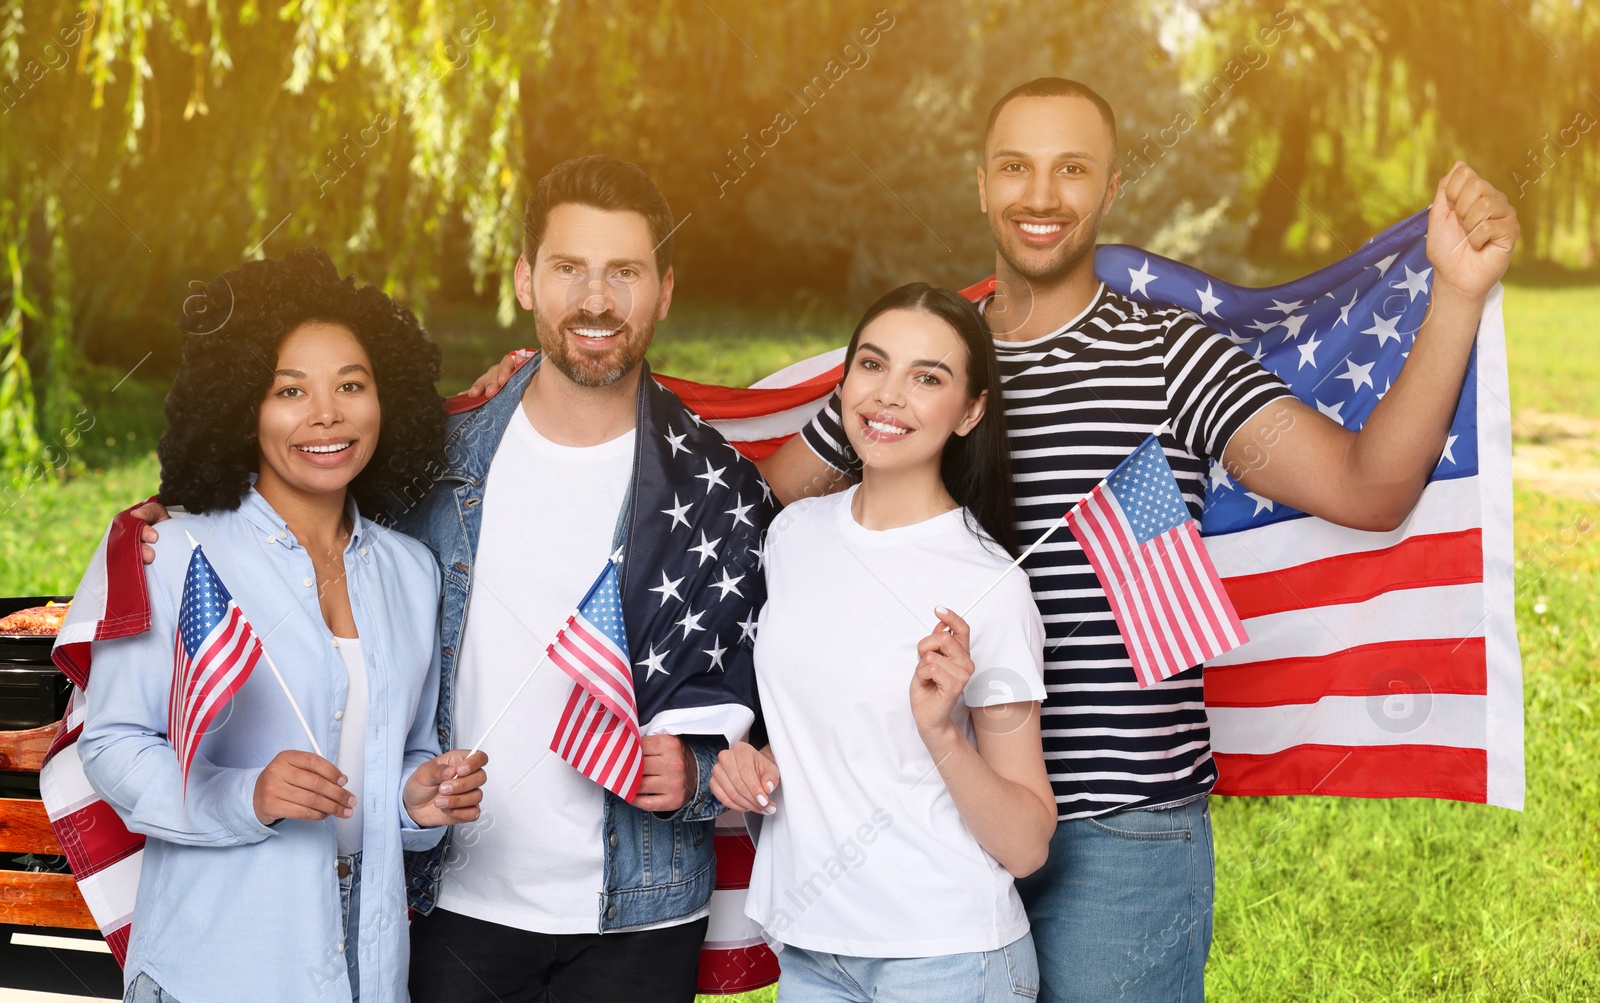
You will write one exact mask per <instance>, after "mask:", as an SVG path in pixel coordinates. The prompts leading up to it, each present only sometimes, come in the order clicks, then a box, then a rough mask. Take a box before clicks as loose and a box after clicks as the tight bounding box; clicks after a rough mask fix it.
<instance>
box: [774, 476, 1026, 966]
mask: <svg viewBox="0 0 1600 1003" xmlns="http://www.w3.org/2000/svg"><path fill="white" fill-rule="evenodd" d="M854 496H855V489H854V488H852V489H850V490H848V491H844V492H841V493H839V494H835V495H829V496H827V497H824V498H811V499H804V500H802V501H798V502H795V503H794V504H792V505H790V506H789V507H788V508H787V509H785V510H784V512H783V514H782V515H781V516H780V517H779V518H778V519H777V521H775V522H774V523H773V525H772V528H771V529H770V530H768V533H767V543H766V569H767V604H766V606H765V607H764V608H763V609H762V611H761V618H760V621H759V626H758V628H757V634H756V647H755V663H756V678H757V682H758V684H759V687H760V693H761V707H762V712H763V714H764V715H765V717H766V724H767V732H768V736H769V737H770V739H771V743H772V752H773V756H774V758H775V759H776V760H777V763H778V769H779V772H780V773H781V774H782V782H781V783H780V784H779V786H778V789H777V791H776V793H775V795H774V802H775V803H776V805H777V809H778V810H777V812H776V813H775V814H773V815H771V816H768V817H766V818H764V819H763V820H762V824H761V836H760V841H759V843H758V845H757V849H756V860H755V866H754V869H753V871H752V873H751V877H750V889H749V892H748V895H747V897H746V899H745V914H746V915H748V916H749V917H750V918H751V919H754V920H755V921H756V922H758V923H760V924H761V925H762V926H763V927H764V928H765V929H766V930H767V932H768V934H769V935H770V936H771V937H773V938H774V939H775V940H777V941H779V942H781V943H784V944H792V945H794V946H796V947H802V948H805V949H807V950H813V951H826V952H829V953H833V954H845V955H851V956H857V957H877V958H911V957H932V956H937V955H946V954H962V953H967V952H972V951H992V950H995V949H996V948H999V947H1003V946H1005V945H1006V944H1009V943H1011V942H1012V941H1014V940H1016V939H1017V938H1018V937H1021V936H1022V935H1023V934H1024V933H1026V932H1027V931H1028V918H1027V916H1026V915H1025V914H1024V913H1023V910H1022V901H1021V900H1020V899H1019V898H1018V897H1017V893H1016V890H1015V888H1014V887H1013V882H1012V877H1011V875H1010V873H1008V872H1007V871H1006V870H1005V869H1004V868H1003V867H1001V866H1000V864H999V863H998V862H997V861H996V860H995V859H994V858H993V857H991V856H990V855H989V854H988V853H986V852H985V851H984V850H983V848H982V847H981V846H979V845H978V841H977V840H976V839H975V838H974V837H973V835H972V833H971V832H970V831H969V830H968V829H967V827H966V825H965V824H964V823H963V822H962V821H961V816H960V814H959V813H958V812H957V810H956V806H955V802H954V800H953V799H952V798H951V796H950V792H949V790H948V788H946V787H945V784H944V780H943V778H942V777H941V776H940V775H939V771H938V768H937V766H936V765H935V763H934V760H933V757H932V756H931V755H930V754H929V752H928V750H927V747H926V746H924V745H923V743H922V739H921V737H920V736H919V735H918V734H917V726H916V722H915V720H914V719H913V717H912V714H911V697H910V689H911V679H912V674H913V672H914V671H915V668H916V663H917V653H916V648H917V642H918V641H920V640H922V639H923V638H924V637H926V636H928V634H930V633H931V632H932V630H933V627H934V625H935V624H936V623H937V620H936V618H935V616H934V612H933V610H934V607H935V606H945V607H947V608H949V609H953V610H957V611H958V612H959V611H960V610H961V609H963V608H965V607H966V605H967V604H968V603H970V602H971V601H972V600H973V599H975V598H976V597H977V596H978V594H979V593H980V592H982V591H983V589H984V588H986V587H987V586H988V585H989V583H991V582H992V581H994V579H995V577H996V576H997V575H999V574H1000V573H1001V572H1002V571H1003V570H1004V569H1005V567H1006V565H1007V564H1008V563H1009V559H1008V558H1007V557H1005V556H1004V554H1003V552H1002V551H1000V549H999V548H998V547H994V546H993V545H992V544H990V545H986V544H984V543H981V542H980V541H979V540H978V538H977V537H976V536H974V535H973V533H972V531H971V530H969V529H968V526H967V523H966V521H965V519H964V518H963V516H964V510H962V509H955V510H952V511H950V512H946V513H945V514H943V515H939V516H935V517H934V518H932V519H928V520H926V521H923V522H919V523H915V524H913V525H910V526H904V527H900V528H897V529H891V530H883V531H873V530H868V529H865V528H863V527H862V526H861V525H859V524H858V523H857V522H856V521H855V518H854V517H853V516H852V515H851V514H850V502H851V499H852V498H853V497H854ZM967 621H968V623H969V625H970V626H971V628H972V658H973V662H974V664H975V666H976V669H975V671H974V673H973V677H972V679H971V681H969V682H968V684H967V687H966V690H965V693H964V694H963V696H964V699H963V701H962V702H960V703H958V704H957V705H956V712H955V713H956V719H957V721H958V723H960V724H962V725H964V726H965V727H966V729H967V732H968V734H969V736H970V735H971V733H972V731H971V721H970V716H969V711H968V710H967V708H968V707H976V706H989V705H993V704H1003V703H1014V702H1021V701H1031V700H1043V699H1044V695H1045V691H1044V682H1043V672H1044V670H1043V646H1044V627H1043V624H1042V623H1041V622H1040V619H1039V611H1038V609H1037V607H1035V606H1034V602H1033V592H1032V590H1031V588H1030V587H1029V584H1028V577H1027V575H1026V574H1025V573H1024V572H1022V571H1020V570H1015V569H1014V570H1012V571H1011V572H1010V573H1009V574H1008V575H1007V576H1006V578H1005V580H1004V581H1003V582H1001V584H1000V586H999V587H998V588H996V589H995V590H994V591H993V592H992V593H990V594H989V595H988V597H987V598H985V599H984V600H983V601H982V602H981V603H980V604H979V605H978V606H977V608H976V609H974V610H973V611H972V613H971V615H970V616H968V617H967Z"/></svg>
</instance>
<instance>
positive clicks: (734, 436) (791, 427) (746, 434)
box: [708, 390, 832, 442]
mask: <svg viewBox="0 0 1600 1003" xmlns="http://www.w3.org/2000/svg"><path fill="white" fill-rule="evenodd" d="M831 392H832V391H827V390H824V391H822V392H821V393H822V396H820V397H818V398H817V399H816V400H814V401H810V402H808V403H805V404H801V405H800V406H798V407H792V408H789V409H788V410H786V411H777V412H774V413H772V414H768V415H761V416H759V417H752V418H713V419H711V421H710V422H708V424H709V425H710V426H711V427H712V428H714V429H716V430H717V431H718V432H721V433H722V437H723V438H724V439H727V440H728V441H729V442H760V441H761V440H763V439H776V438H778V437H779V436H784V435H791V434H793V433H795V432H798V431H800V429H802V428H804V427H805V424H806V422H808V421H810V420H811V418H812V416H813V415H815V414H816V413H817V412H818V411H821V410H822V408H823V406H824V405H826V404H827V403H828V394H829V393H831Z"/></svg>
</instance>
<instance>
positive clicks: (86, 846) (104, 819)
mask: <svg viewBox="0 0 1600 1003" xmlns="http://www.w3.org/2000/svg"><path fill="white" fill-rule="evenodd" d="M50 825H51V828H53V829H55V831H56V839H57V841H59V842H60V843H61V851H62V852H63V853H64V854H66V857H67V864H68V865H69V866H71V868H72V875H73V877H74V878H76V879H77V880H79V881H82V880H83V879H84V878H87V877H88V876H89V875H91V874H94V873H96V872H98V871H103V870H105V869H106V868H107V867H110V866H111V865H112V864H115V863H116V862H117V861H119V860H123V859H125V858H127V857H131V856H132V855H133V854H135V853H138V852H139V851H140V850H141V849H143V847H144V837H143V836H140V835H138V834H136V833H131V832H129V831H128V829H127V827H126V826H124V825H123V823H122V818H121V817H120V816H118V815H117V811H116V809H115V808H113V807H111V804H110V802H108V801H102V800H100V799H99V798H95V799H93V800H91V801H89V802H88V803H86V804H85V805H83V807H81V808H78V809H75V810H73V811H70V812H68V813H67V814H65V815H63V816H61V817H60V818H58V819H56V820H55V821H54V822H52V823H50Z"/></svg>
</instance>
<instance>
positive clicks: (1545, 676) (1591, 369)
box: [0, 286, 1600, 1003]
mask: <svg viewBox="0 0 1600 1003" xmlns="http://www.w3.org/2000/svg"><path fill="white" fill-rule="evenodd" d="M1596 316H1600V287H1593V288H1586V287H1576V288H1564V289H1546V288H1533V287H1524V286H1514V287H1512V288H1511V289H1509V290H1508V293H1507V306H1506V317H1507V329H1508V341H1509V352H1510V360H1511V377H1512V402H1513V406H1514V407H1515V408H1516V409H1518V410H1523V409H1534V410H1539V411H1545V412H1562V413H1570V414H1578V415H1582V416H1585V417H1589V418H1600V350H1597V349H1600V346H1597V344H1596V335H1595V333H1594V318H1595V317H1596ZM852 323H853V318H849V317H844V316H841V315H838V314H836V313H830V312H828V311H826V310H814V311H787V312H778V313H772V312H759V313H758V312H755V311H748V310H729V309H721V308H711V307H702V306H696V305H693V304H680V305H679V306H677V307H674V309H673V314H672V317H671V319H670V320H669V321H668V322H667V323H666V324H664V325H663V326H662V327H661V329H660V330H659V331H658V334H657V343H656V346H655V347H654V349H653V350H652V353H651V359H652V364H653V365H654V366H655V367H656V368H657V369H658V370H659V371H663V372H670V373H673V374H675V375H682V376H689V377H692V378H696V379H700V380H704V381H708V382H722V383H739V384H743V383H748V382H749V381H751V380H753V379H755V378H756V377H758V376H760V375H763V374H765V373H767V372H770V371H772V370H774V369H777V368H779V367H780V366H782V365H785V364H787V363H788V362H792V361H794V360H795V359H798V358H802V357H804V356H807V355H811V354H815V353H816V352H820V351H823V350H825V349H828V348H832V347H835V346H837V345H839V344H841V343H842V342H843V339H844V338H845V337H846V335H847V334H848V333H849V330H850V327H851V325H852ZM430 327H431V329H432V330H434V331H435V332H436V336H438V337H439V338H440V339H441V341H443V342H444V343H445V344H446V354H447V367H446V377H445V380H444V381H443V387H444V388H445V389H456V388H459V387H461V386H464V385H465V383H466V382H468V381H470V379H471V377H472V376H475V375H476V374H477V373H479V372H481V371H482V370H483V369H484V368H485V367H486V366H487V365H488V364H489V363H490V362H492V361H493V360H495V359H497V358H499V356H500V355H501V354H502V353H503V352H504V351H505V350H506V349H507V348H510V347H515V346H517V345H522V344H527V343H529V342H531V340H532V335H531V331H528V330H526V329H519V330H517V331H513V332H506V331H502V330H500V329H498V328H495V327H494V326H493V325H492V324H491V323H490V322H489V321H488V318H487V317H485V316H484V315H482V314H476V313H458V314H447V315H443V316H441V317H435V318H430ZM106 382H109V380H108V381H106ZM84 392H85V394H86V395H87V396H89V397H90V398H91V400H90V403H91V406H92V408H93V411H94V414H95V416H96V425H95V427H94V429H92V430H91V435H90V436H88V437H86V439H85V441H84V442H83V443H82V444H81V445H79V446H78V447H76V449H75V453H74V455H75V456H76V457H77V459H78V460H80V461H81V463H82V466H83V467H84V468H85V472H84V473H83V474H81V475H78V476H75V477H72V478H71V479H69V480H67V481H66V482H65V483H57V482H55V481H51V480H46V481H39V482H35V483H32V484H28V485H24V486H23V487H24V490H22V491H20V492H18V491H16V490H15V487H16V486H15V485H13V496H14V497H15V498H16V501H15V504H14V505H13V506H12V507H11V508H10V509H9V510H4V511H3V514H0V555H3V557H4V563H3V565H0V593H3V594H7V595H17V594H34V593H45V592H58V591H70V590H71V589H72V588H73V587H74V586H75V585H76V582H77V578H78V575H79V574H80V573H81V569H82V567H83V565H84V563H85V562H86V561H87V560H88V558H89V555H90V553H91V551H92V550H93V548H94V544H95V542H96V540H97V539H98V538H99V535H100V533H101V531H102V530H103V528H104V525H105V522H106V520H107V519H109V518H110V516H111V515H112V514H113V513H114V512H115V511H116V510H117V509H119V508H121V507H123V506H124V505H126V504H127V503H128V502H130V501H131V500H135V499H138V498H142V497H144V496H145V495H147V494H149V493H150V492H151V491H153V490H154V487H155V484H156V481H157V466H156V463H155V459H154V455H153V449H154V445H155V441H154V440H155V436H156V435H157V434H158V433H159V428H160V419H159V414H158V411H159V401H160V398H161V394H162V392H163V391H162V390H161V388H154V387H148V386H142V385H139V384H137V383H136V382H134V381H129V383H128V384H126V385H124V386H123V387H122V388H120V389H119V390H118V391H117V393H116V394H110V393H108V392H106V391H105V390H104V389H100V390H95V389H94V388H93V387H86V388H85V391H84ZM152 409H154V410H155V412H157V413H156V414H155V417H152ZM130 434H131V435H132V438H131V439H130V438H129V437H128V436H129V435H130ZM0 507H3V503H0ZM1516 518H1517V527H1516V546H1517V554H1518V560H1519V565H1518V576H1519V578H1518V593H1517V604H1516V606H1517V623H1518V629H1519V631H1520V634H1521V642H1522V651H1523V657H1524V692H1525V700H1524V703H1525V710H1526V715H1527V717H1526V723H1527V775H1528V797H1527V810H1526V811H1524V812H1521V813H1517V812H1510V811H1505V810H1502V809H1497V808H1487V807H1484V806H1481V805H1466V804H1457V803H1453V802H1442V801H1422V800H1417V801H1402V800H1394V801H1359V800H1353V799H1340V798H1274V799H1258V798H1217V799H1215V800H1214V802H1213V812H1214V818H1215V825H1216V834H1217V835H1216V846H1217V906H1216V933H1215V945H1214V947H1213V950H1212V956H1211V963H1210V966H1209V970H1208V972H1207V977H1208V982H1209V988H1210V996H1211V998H1212V999H1214V1000H1219V1001H1234V1000H1238V1001H1258V1000H1306V1001H1312V1000H1315V1001H1318V1003H1321V1001H1340V1000H1350V1001H1355V1000H1360V1001H1377V1000H1384V1001H1420V1000H1440V1001H1444V1000H1449V1001H1456V1000H1465V1001H1485V1003H1487V1001H1501V1000H1547V1001H1555V1000H1574V1001H1576V1000H1590V999H1600V960H1597V959H1600V769H1597V767H1596V750H1597V749H1600V720H1597V714H1600V679H1597V673H1596V668H1595V667H1596V666H1597V665H1600V599H1597V598H1596V596H1595V590H1594V583H1595V582H1596V581H1597V580H1600V533H1596V532H1595V530H1596V528H1597V527H1600V506H1597V505H1596V503H1595V500H1589V499H1578V498H1567V497H1554V496H1547V495H1540V494H1535V493H1531V492H1527V491H1520V490H1519V492H1518V494H1517V497H1516ZM773 995H774V993H773V991H772V990H770V989H769V990H765V991H763V992H760V993H752V994H749V995H747V996H744V997H734V998H733V999H736V1000H743V1001H747V1003H770V1001H771V1000H772V999H773ZM707 999H711V998H710V997H708V998H707Z"/></svg>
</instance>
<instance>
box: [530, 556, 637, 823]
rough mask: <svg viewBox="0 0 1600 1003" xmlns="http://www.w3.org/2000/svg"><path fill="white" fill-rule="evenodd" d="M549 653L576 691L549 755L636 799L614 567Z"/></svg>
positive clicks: (632, 723) (633, 714) (628, 678)
mask: <svg viewBox="0 0 1600 1003" xmlns="http://www.w3.org/2000/svg"><path fill="white" fill-rule="evenodd" d="M545 654H546V656H547V657H548V658H549V659H550V660H551V661H552V662H555V663H556V664H557V665H559V666H560V667H561V671H563V672H565V673H566V674H567V675H569V676H571V677H572V681H573V683H574V684H575V685H574V686H573V687H572V696H571V697H569V698H568V699H567V706H566V708H565V709H564V710H562V712H561V718H560V720H558V721H557V722H556V731H555V734H554V735H552V736H550V750H551V751H552V752H555V753H556V754H558V755H559V756H560V757H561V758H562V759H565V760H566V761H567V762H568V763H571V764H572V768H573V769H575V770H577V771H578V772H579V773H582V774H583V775H584V776H586V777H588V778H589V779H590V780H593V781H594V782H595V783H597V784H599V785H600V786H602V787H604V788H605V789H606V790H608V791H610V792H611V793H613V794H615V795H616V796H617V797H620V798H622V799H623V800H624V801H627V800H631V799H632V798H633V796H634V795H635V794H636V793H638V791H639V779H640V776H641V773H642V771H643V766H644V754H643V752H642V751H641V749H640V746H639V708H638V705H637V704H636V703H635V702H634V698H633V670H632V669H631V668H629V665H628V635H627V633H626V630H625V628H624V627H623V622H622V592H621V589H619V588H618V586H617V562H616V561H615V560H612V561H607V562H606V566H605V570H603V571H601V572H600V577H599V578H596V579H595V582H594V584H593V585H591V586H589V594H588V595H586V596H584V597H583V602H581V603H579V604H578V610H577V612H576V613H573V614H572V616H570V617H568V618H567V622H566V625H565V626H564V627H562V628H561V632H560V633H558V634H557V635H556V639H555V640H554V641H552V642H550V648H549V650H548V651H546V652H545Z"/></svg>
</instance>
